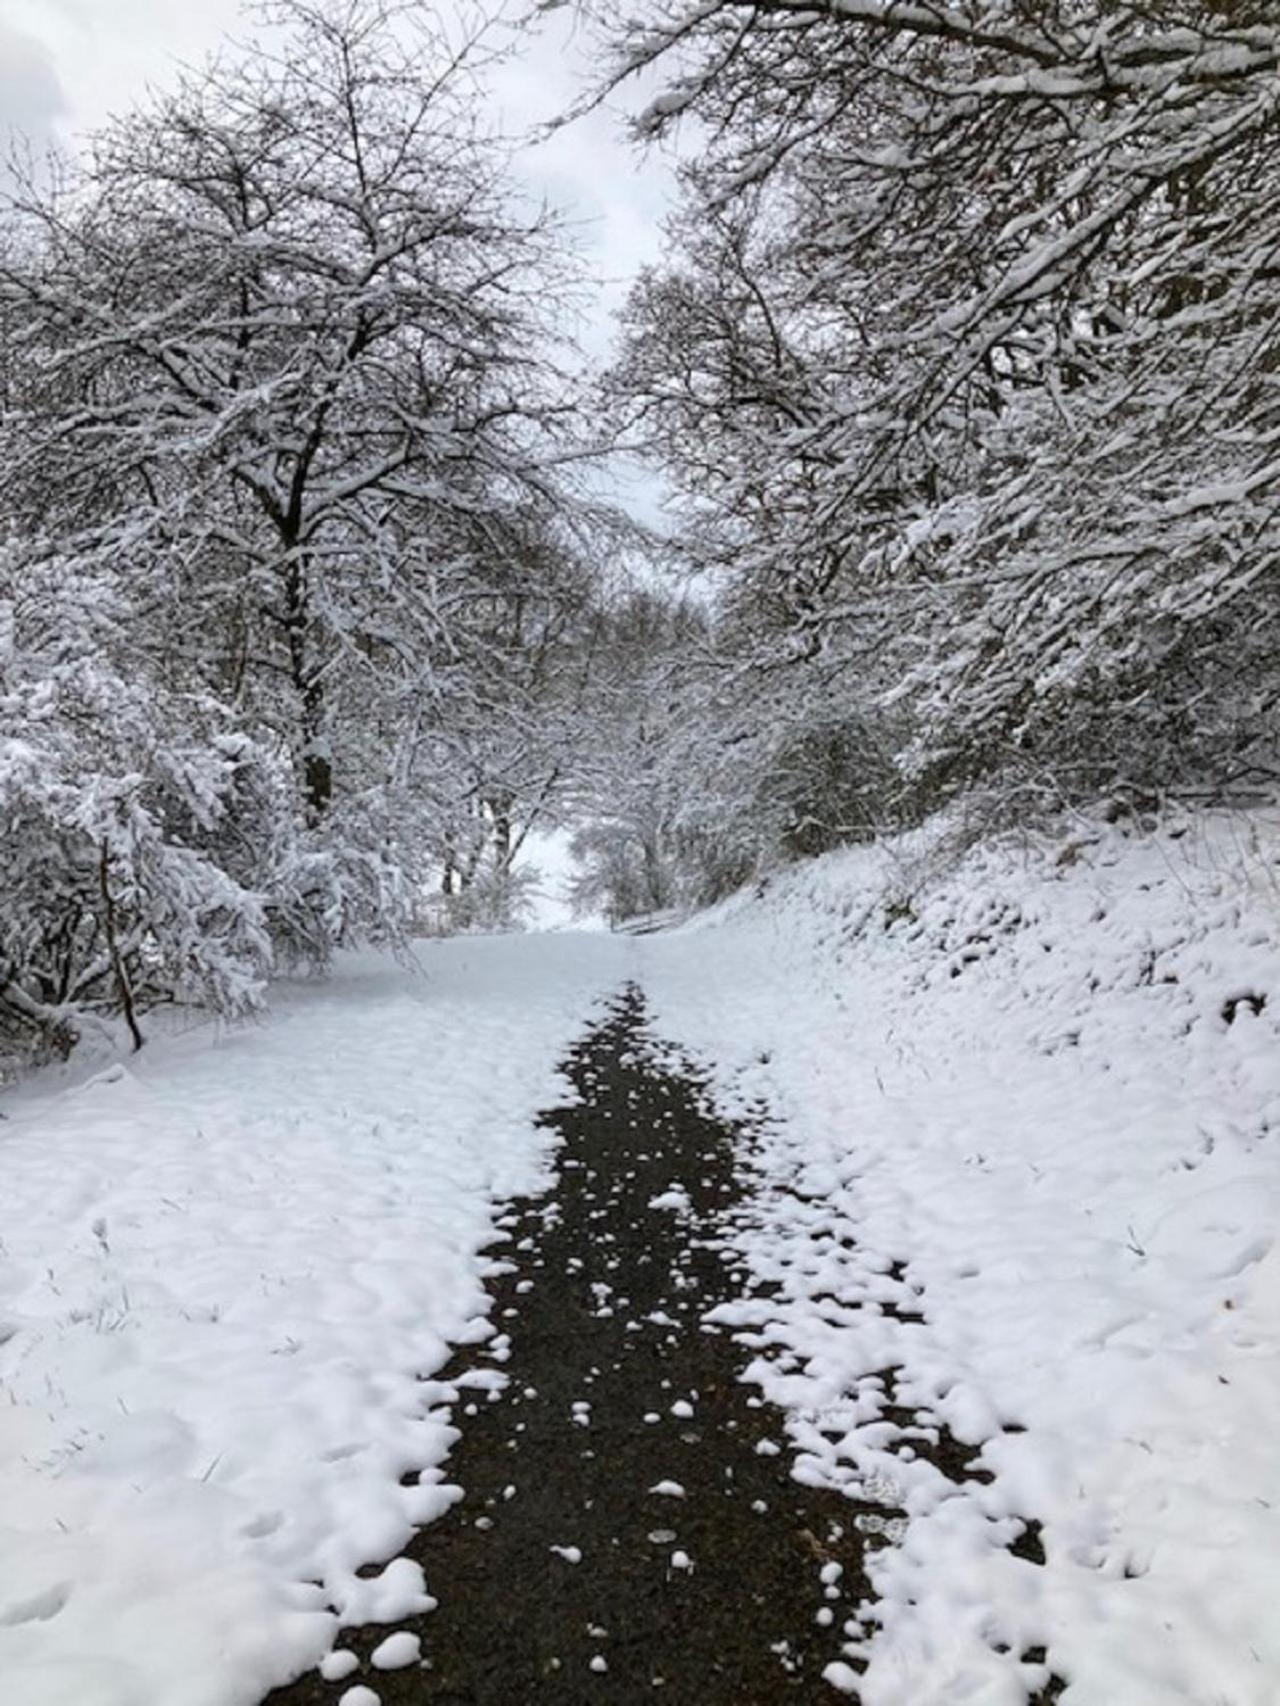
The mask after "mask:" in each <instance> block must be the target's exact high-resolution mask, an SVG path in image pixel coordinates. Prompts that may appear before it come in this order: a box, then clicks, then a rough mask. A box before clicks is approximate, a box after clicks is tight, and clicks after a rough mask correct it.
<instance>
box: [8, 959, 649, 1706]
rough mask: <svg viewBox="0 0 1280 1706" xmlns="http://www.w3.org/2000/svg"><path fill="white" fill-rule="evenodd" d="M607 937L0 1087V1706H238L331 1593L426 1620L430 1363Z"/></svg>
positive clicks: (294, 1654)
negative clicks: (75, 1072)
mask: <svg viewBox="0 0 1280 1706" xmlns="http://www.w3.org/2000/svg"><path fill="white" fill-rule="evenodd" d="M615 952H616V950H615V946H614V944H613V943H612V942H611V941H610V939H609V938H608V937H604V936H600V937H595V938H592V937H576V938H561V937H542V938H532V937H515V938H510V939H507V940H503V941H493V940H478V939H465V940H458V941H454V942H448V943H431V944H426V945H424V946H423V949H422V962H423V968H424V969H423V974H422V975H417V976H415V975H412V974H410V973H408V972H405V971H402V970H399V969H396V968H395V967H393V966H390V965H389V964H388V963H387V962H386V961H383V960H379V959H376V958H374V957H372V956H370V957H368V958H364V959H360V960H353V961H349V962H347V963H346V964H345V965H344V966H343V967H342V969H341V971H340V973H339V975H337V976H336V977H335V978H334V979H333V980H332V981H331V982H329V983H327V984H315V985H310V986H308V985H299V986H293V987H287V988H284V989H281V990H280V991H279V992H278V993H277V995H276V999H275V1011H274V1014H273V1016H272V1018H271V1019H270V1020H269V1021H268V1022H267V1023H265V1024H263V1025H262V1026H260V1027H257V1028H253V1029H245V1030H241V1031H238V1032H235V1033H233V1034H228V1035H223V1036H220V1037H215V1036H214V1035H212V1034H211V1033H209V1032H207V1031H201V1032H197V1033H193V1034H190V1035H188V1036H187V1037H185V1038H176V1039H171V1040H168V1041H163V1042H156V1043H153V1044H150V1045H148V1047H147V1048H146V1049H145V1050H144V1052H143V1053H142V1054H141V1055H139V1056H137V1057H134V1058H131V1059H129V1060H128V1061H127V1062H122V1063H120V1064H118V1065H115V1066H113V1067H111V1068H109V1069H108V1070H106V1071H104V1072H101V1073H99V1074H98V1075H96V1076H92V1077H89V1078H88V1079H87V1081H81V1082H70V1081H67V1080H66V1079H63V1080H52V1081H51V1080H50V1079H49V1078H46V1079H45V1080H43V1081H37V1082H35V1083H33V1084H32V1085H31V1086H29V1087H28V1088H27V1089H26V1090H25V1091H24V1092H22V1093H21V1094H17V1095H14V1094H11V1095H9V1096H8V1097H6V1098H5V1100H4V1103H3V1112H4V1114H5V1116H6V1117H5V1118H4V1120H3V1121H0V1700H2V1701H3V1702H4V1706H240V1703H244V1706H251V1703H252V1702H254V1701H256V1700H257V1699H259V1698H260V1697H261V1694H262V1693H263V1692H265V1690H266V1689H267V1688H268V1687H269V1686H271V1685H273V1684H274V1683H276V1682H279V1681H283V1680H285V1679H287V1678H288V1677H290V1676H292V1675H294V1674H296V1673H297V1672H298V1671H300V1670H302V1669H305V1668H306V1667H307V1665H308V1664H309V1663H313V1662H315V1660H316V1659H318V1658H319V1657H320V1655H321V1654H322V1653H323V1652H324V1651H325V1650H326V1649H327V1647H328V1646H329V1645H330V1644H331V1643H332V1639H333V1635H334V1632H335V1630H336V1628H337V1622H336V1620H335V1619H334V1617H333V1616H332V1615H331V1614H330V1613H329V1612H327V1611H326V1610H325V1609H324V1608H325V1606H326V1605H327V1604H333V1605H336V1606H337V1607H338V1608H339V1609H340V1610H341V1611H342V1612H343V1613H344V1616H345V1618H346V1619H347V1620H354V1621H360V1620H361V1619H362V1618H365V1617H369V1618H372V1617H376V1616H385V1617H387V1618H394V1617H396V1616H398V1615H403V1614H404V1613H405V1612H407V1611H409V1610H411V1609H414V1608H419V1607H421V1606H422V1604H423V1603H424V1600H423V1583H422V1579H421V1572H420V1570H419V1569H418V1567H417V1566H416V1565H412V1564H410V1563H409V1562H408V1561H407V1560H404V1559H400V1560H399V1561H398V1562H397V1561H396V1554H397V1552H398V1551H399V1549H400V1547H401V1546H402V1545H403V1543H404V1541H405V1540H406V1539H407V1537H408V1535H409V1533H410V1531H411V1528H412V1525H413V1524H415V1523H419V1522H422V1521H425V1520H428V1519H429V1518H430V1517H431V1516H432V1515H434V1514H436V1513H438V1512H439V1511H440V1510H441V1509H442V1508H444V1507H445V1505H446V1504H447V1502H448V1501H449V1500H450V1499H451V1498H452V1497H453V1496H454V1495H453V1493H451V1491H450V1490H449V1488H448V1486H447V1484H446V1482H445V1474H446V1471H445V1470H444V1469H443V1468H440V1467H439V1466H441V1465H442V1464H443V1460H444V1458H445V1455H446V1453H447V1451H448V1448H449V1445H450V1443H451V1439H452V1437H453V1436H452V1435H451V1433H450V1430H449V1428H448V1426H447V1424H446V1422H445V1420H444V1417H443V1415H442V1414H441V1413H440V1412H439V1410H438V1408H437V1410H436V1412H435V1413H434V1414H433V1411H432V1406H431V1404H430V1402H429V1401H428V1399H427V1397H425V1396H424V1394H429V1392H430V1388H429V1387H425V1386H423V1385H422V1383H421V1382H420V1381H419V1378H418V1377H419V1376H422V1375H429V1374H430V1373H431V1372H432V1371H433V1370H434V1369H436V1368H437V1367H439V1366H440V1364H441V1363H442V1362H443V1361H444V1359H445V1357H446V1355H447V1348H448V1345H449V1343H450V1342H455V1341H465V1340H468V1339H474V1338H477V1337H479V1336H482V1335H485V1334H488V1333H489V1332H490V1331H491V1329H490V1328H489V1326H488V1323H487V1321H486V1320H485V1317H484V1312H483V1311H484V1293H483V1282H484V1277H485V1269H486V1264H487V1261H488V1260H489V1258H486V1256H485V1255H484V1254H482V1251H483V1249H484V1246H485V1245H486V1243H488V1242H489V1241H490V1240H491V1238H492V1234H493V1219H494V1214H495V1212H496V1208H495V1205H496V1204H497V1203H498V1202H499V1200H500V1199H501V1198H502V1197H504V1196H506V1195H508V1194H510V1193H512V1192H518V1191H523V1190H528V1189H530V1188H536V1187H537V1186H538V1184H539V1183H540V1181H542V1180H544V1179H545V1178H546V1176H547V1171H548V1165H549V1155H548V1145H547V1139H546V1134H545V1133H544V1132H540V1131H538V1130H537V1129H536V1128H535V1127H534V1126H533V1125H532V1123H531V1122H532V1116H533V1115H534V1114H535V1112H536V1111H537V1110H538V1109H539V1108H542V1107H546V1106H548V1105H551V1104H553V1103H554V1102H555V1101H556V1100H558V1099H562V1098H563V1095H564V1091H565V1086H564V1084H563V1082H562V1081H561V1080H560V1078H559V1077H558V1075H557V1073H556V1071H555V1065H556V1062H557V1061H558V1060H559V1059H560V1058H561V1055H562V1053H563V1050H564V1048H565V1047H566V1045H567V1044H568V1043H569V1041H570V1040H571V1038H572V1037H573V1036H574V1035H575V1034H576V1033H577V1032H578V1031H580V1030H581V1028H582V1026H583V1024H584V1023H585V1021H586V1017H587V1014H588V1011H589V1009H590V1007H591V1004H592V1002H593V1000H594V998H595V997H596V996H597V995H599V994H601V993H603V992H604V991H605V990H606V989H607V988H610V987H612V986H613V985H614V984H615V983H616V981H617V968H616V965H615V959H614V954H615ZM422 1468H425V1469H426V1470H427V1471H428V1473H427V1474H426V1475H424V1476H423V1477H422V1480H423V1483H424V1484H423V1485H422V1486H420V1487H417V1486H415V1487H407V1486H401V1485H400V1478H401V1476H402V1475H403V1474H404V1473H405V1472H406V1471H409V1470H414V1469H422ZM432 1471H435V1473H432ZM370 1560H378V1561H379V1562H381V1561H383V1560H390V1562H389V1563H388V1564H387V1568H386V1569H385V1571H384V1572H383V1573H382V1575H381V1576H379V1577H376V1578H373V1579H364V1578H360V1577H357V1575H356V1574H355V1572H356V1570H357V1568H358V1567H359V1566H360V1565H362V1564H365V1563H367V1562H368V1561H370ZM314 1582H323V1584H324V1586H323V1588H320V1587H316V1586H308V1585H306V1584H307V1583H314Z"/></svg>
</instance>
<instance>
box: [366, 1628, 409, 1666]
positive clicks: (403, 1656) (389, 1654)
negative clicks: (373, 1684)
mask: <svg viewBox="0 0 1280 1706" xmlns="http://www.w3.org/2000/svg"><path fill="white" fill-rule="evenodd" d="M421 1652H422V1643H421V1641H420V1640H419V1638H418V1636H416V1635H411V1634H409V1633H408V1632H407V1631H405V1630H400V1631H398V1632H397V1633H396V1634H394V1635H388V1636H387V1638H386V1640H385V1641H379V1643H378V1645H377V1646H376V1647H375V1648H374V1649H373V1651H372V1652H371V1653H370V1654H369V1663H370V1664H371V1665H372V1666H373V1668H374V1670H403V1669H404V1668H405V1667H406V1665H416V1664H417V1662H418V1660H419V1658H420V1657H421Z"/></svg>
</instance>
